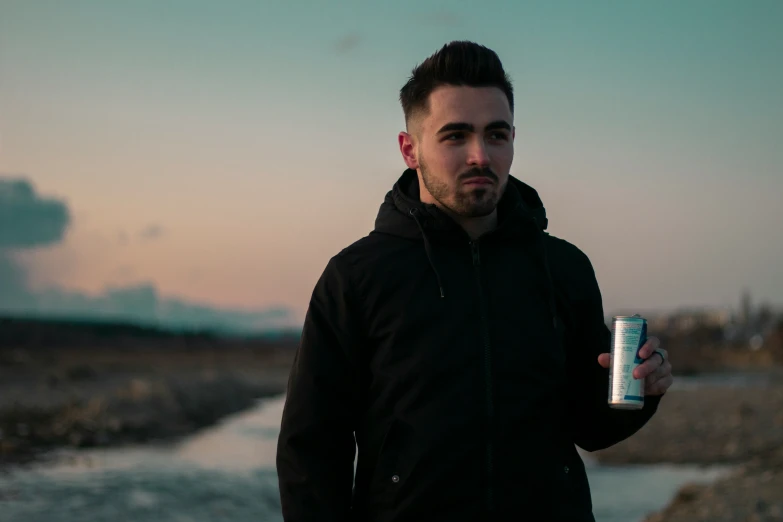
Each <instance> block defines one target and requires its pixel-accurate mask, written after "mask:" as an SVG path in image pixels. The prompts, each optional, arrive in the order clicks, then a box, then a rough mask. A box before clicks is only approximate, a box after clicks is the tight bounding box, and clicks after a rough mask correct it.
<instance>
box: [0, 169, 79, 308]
mask: <svg viewBox="0 0 783 522" xmlns="http://www.w3.org/2000/svg"><path fill="white" fill-rule="evenodd" d="M69 223H70V213H69V212H68V207H67V206H66V204H65V203H64V202H62V201H58V200H55V199H46V198H42V197H41V196H39V195H38V194H37V192H36V189H35V187H34V186H33V184H32V183H31V182H30V181H29V180H27V179H25V178H0V306H1V307H5V308H9V307H11V308H19V307H21V308H27V307H30V306H32V305H33V304H34V301H35V299H34V296H32V295H31V294H30V292H29V291H28V290H27V285H28V281H27V272H26V271H25V270H24V268H23V267H21V266H20V265H19V263H18V262H17V260H16V259H15V258H14V256H13V251H14V250H18V249H26V248H35V247H41V246H46V245H51V244H55V243H57V242H59V241H60V240H61V239H62V238H63V235H64V234H65V231H66V229H67V228H68V225H69Z"/></svg>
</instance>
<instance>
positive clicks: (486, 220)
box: [436, 203, 498, 241]
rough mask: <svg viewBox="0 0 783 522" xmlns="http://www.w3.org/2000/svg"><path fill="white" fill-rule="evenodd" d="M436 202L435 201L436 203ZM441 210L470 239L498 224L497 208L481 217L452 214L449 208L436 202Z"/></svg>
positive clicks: (481, 234) (478, 236) (479, 235)
mask: <svg viewBox="0 0 783 522" xmlns="http://www.w3.org/2000/svg"><path fill="white" fill-rule="evenodd" d="M436 204H437V203H436ZM437 205H438V207H440V209H441V210H443V212H445V213H446V214H447V215H448V216H450V217H451V219H453V220H454V221H456V222H457V224H458V225H459V226H461V227H462V229H463V230H464V231H465V232H467V234H468V236H470V239H472V240H474V241H475V240H476V239H478V238H480V237H481V236H483V235H484V234H486V233H487V232H490V231H492V230H494V229H495V228H496V227H497V226H498V210H497V209H495V210H493V211H492V213H491V214H489V215H487V216H481V217H464V216H459V215H457V214H454V213H453V212H451V211H450V210H449V209H447V208H444V207H443V206H442V205H440V204H437Z"/></svg>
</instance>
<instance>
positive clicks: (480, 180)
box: [463, 176, 492, 185]
mask: <svg viewBox="0 0 783 522" xmlns="http://www.w3.org/2000/svg"><path fill="white" fill-rule="evenodd" d="M463 183H465V185H489V184H491V183H492V180H491V179H490V178H487V177H484V176H481V177H476V178H468V179H466V180H465V181H464V182H463Z"/></svg>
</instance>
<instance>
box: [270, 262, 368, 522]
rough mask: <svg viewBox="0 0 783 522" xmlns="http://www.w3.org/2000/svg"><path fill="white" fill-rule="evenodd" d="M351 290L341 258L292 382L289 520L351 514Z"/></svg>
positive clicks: (318, 291) (317, 299)
mask: <svg viewBox="0 0 783 522" xmlns="http://www.w3.org/2000/svg"><path fill="white" fill-rule="evenodd" d="M352 296H353V288H352V286H351V284H350V282H349V278H348V272H347V270H346V267H345V263H344V260H342V258H340V256H339V255H338V256H335V257H333V258H332V259H331V260H330V261H329V263H328V264H327V266H326V268H325V270H324V272H323V274H322V275H321V277H320V279H319V280H318V282H317V284H316V286H315V289H314V291H313V293H312V297H311V300H310V303H309V306H308V310H307V314H306V316H305V321H304V326H303V331H302V336H301V341H300V344H299V346H298V348H297V352H296V355H295V357H294V362H293V365H292V368H291V372H290V375H289V380H288V389H287V393H286V401H285V406H284V408H283V418H282V423H281V427H280V435H279V438H278V445H277V457H276V463H277V474H278V482H279V488H280V500H281V507H282V513H283V520H285V522H305V521H316V520H317V521H319V522H327V521H335V522H337V521H339V522H343V521H345V520H347V519H348V517H349V512H350V508H351V497H352V489H353V475H354V465H353V463H354V457H355V448H356V446H355V439H354V429H355V418H356V405H357V400H358V380H357V373H358V372H357V367H356V356H355V354H356V348H357V346H358V343H359V340H358V338H359V334H358V333H357V332H358V328H357V318H356V316H355V310H356V303H355V301H354V300H353V297H352Z"/></svg>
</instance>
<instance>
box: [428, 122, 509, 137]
mask: <svg viewBox="0 0 783 522" xmlns="http://www.w3.org/2000/svg"><path fill="white" fill-rule="evenodd" d="M484 129H485V130H490V129H506V130H509V131H510V130H511V124H510V123H508V122H507V121H505V120H496V121H493V122H491V123H488V124H487V126H486V127H484ZM475 130H476V128H475V127H474V126H473V124H471V123H465V122H451V123H447V124H446V125H444V126H443V127H441V128H440V129H439V130H438V132H437V134H441V133H443V132H454V131H468V132H473V131H475Z"/></svg>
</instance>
